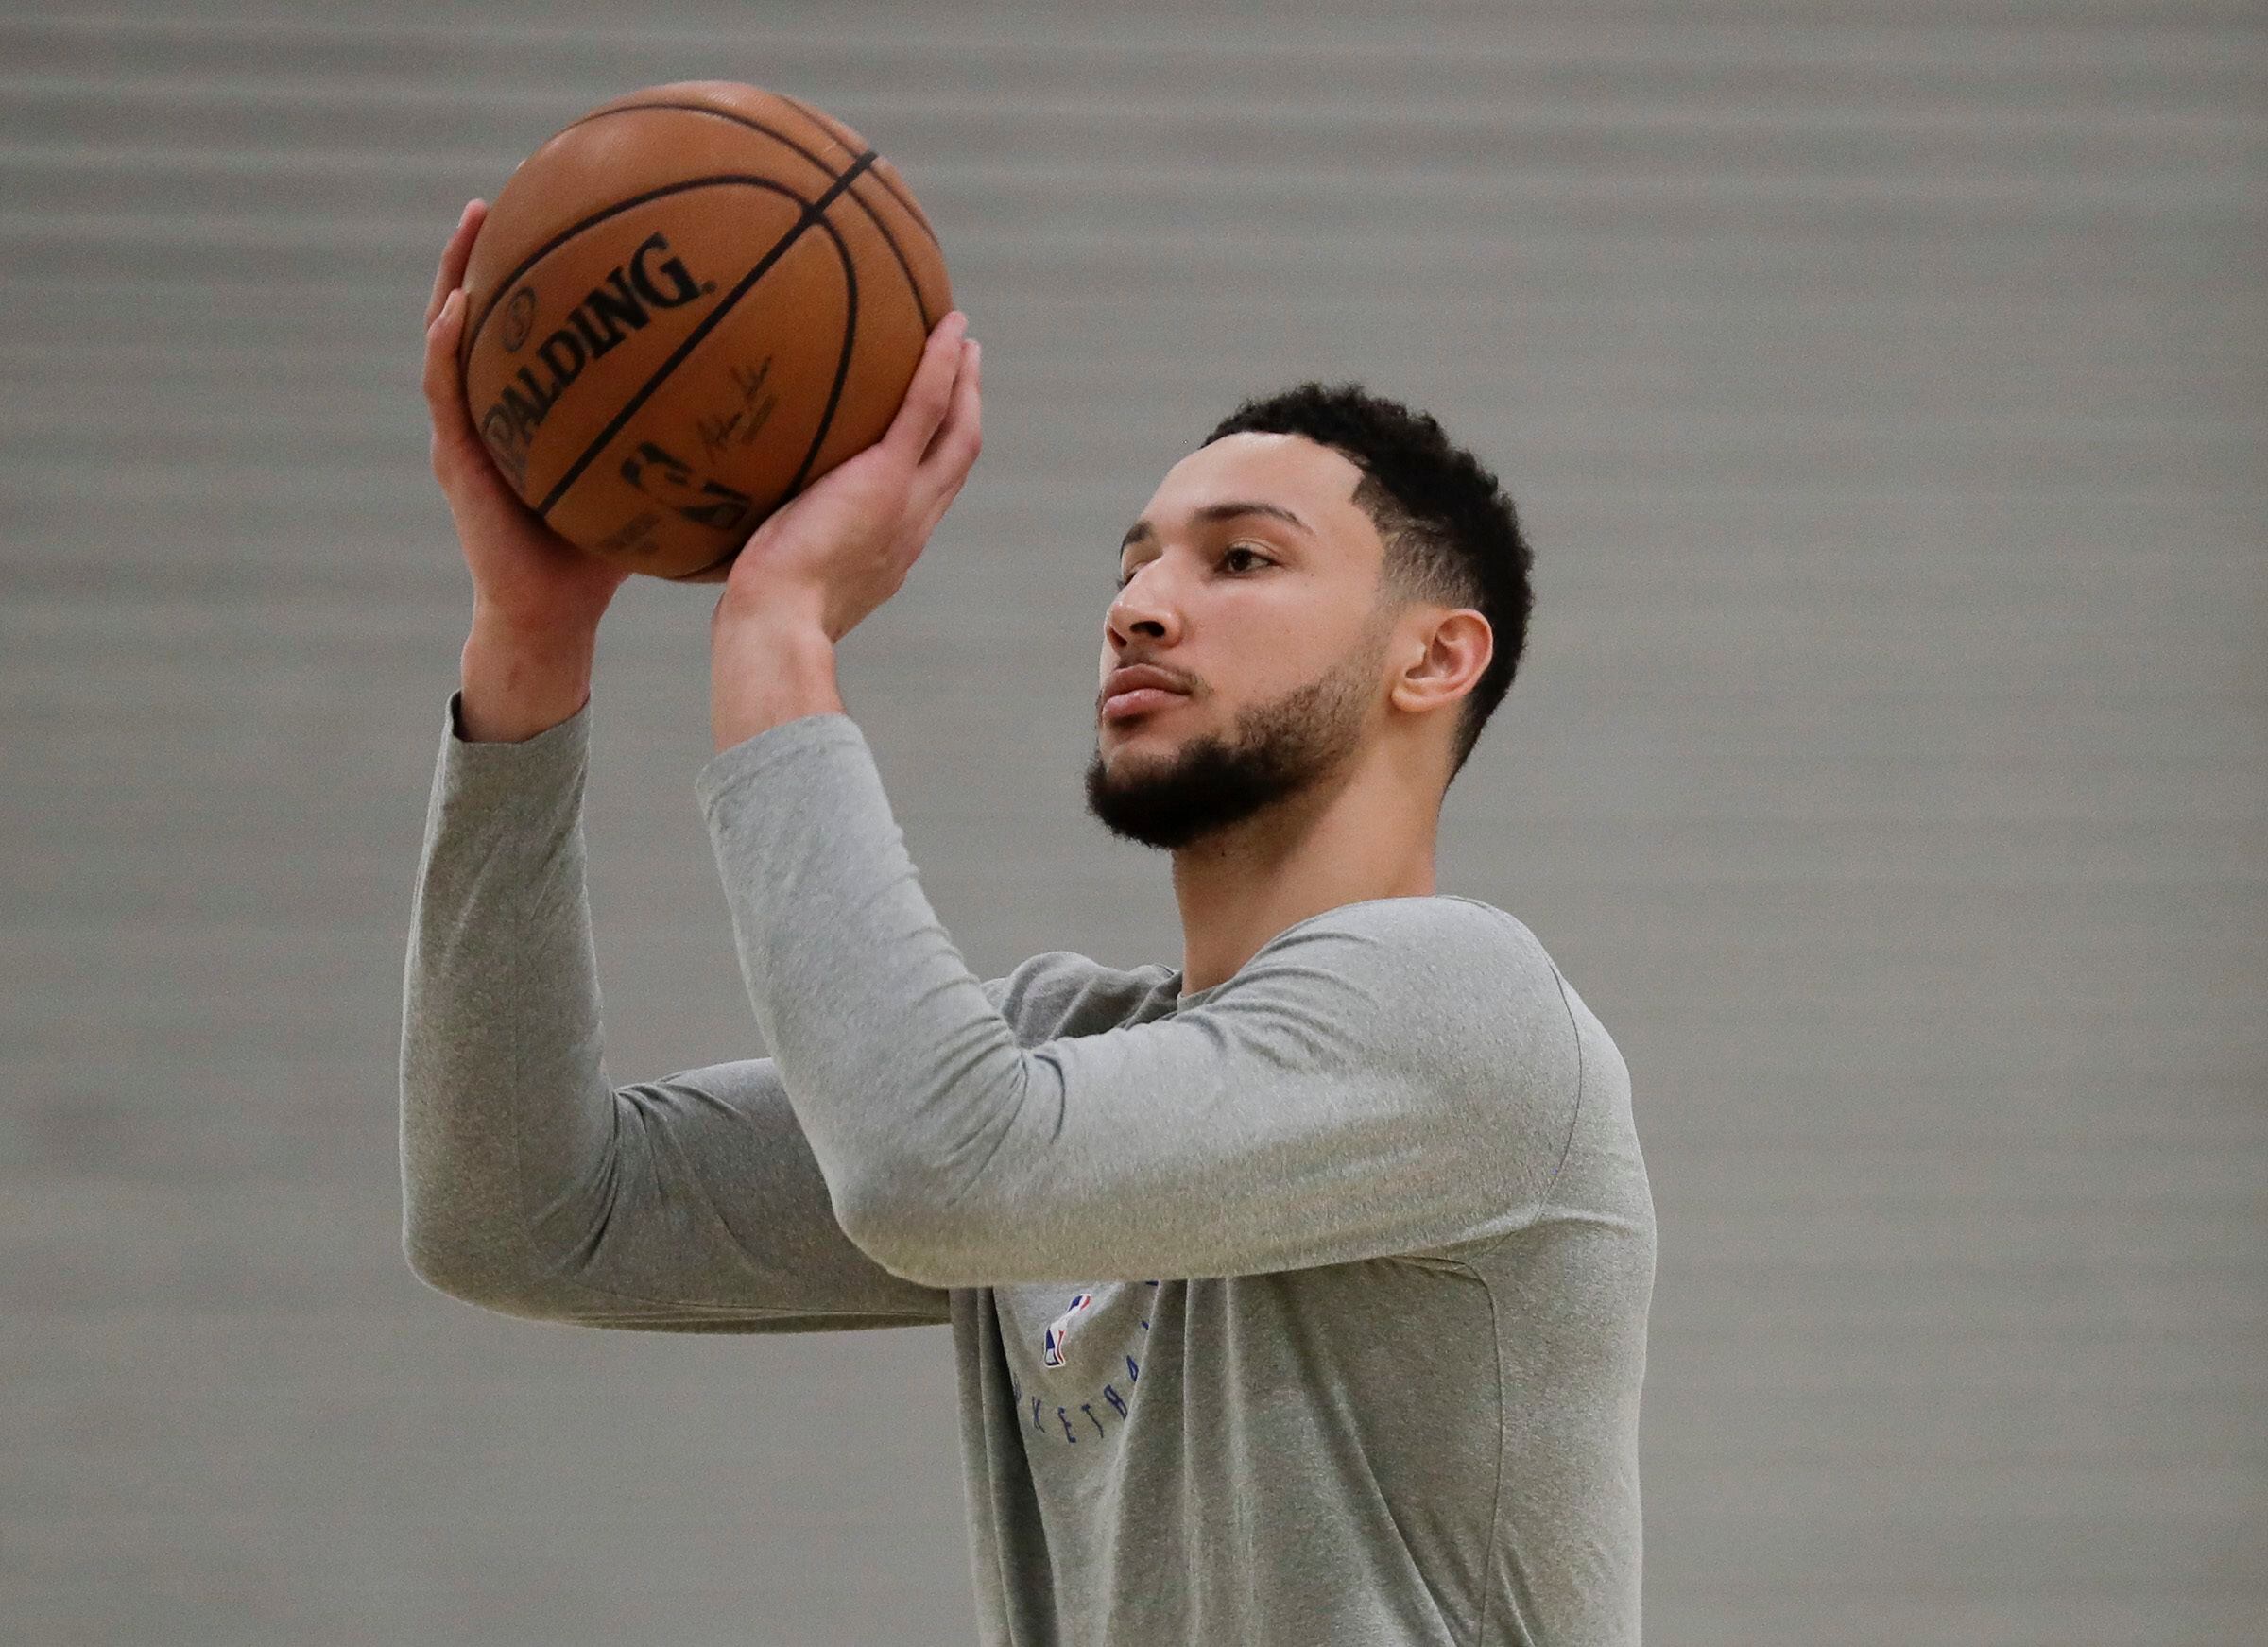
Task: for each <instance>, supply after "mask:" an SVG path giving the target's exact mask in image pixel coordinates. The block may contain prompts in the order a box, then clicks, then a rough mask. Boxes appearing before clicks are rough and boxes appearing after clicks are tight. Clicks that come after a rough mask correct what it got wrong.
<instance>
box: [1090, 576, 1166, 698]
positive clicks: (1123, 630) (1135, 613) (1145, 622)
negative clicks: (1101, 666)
mask: <svg viewBox="0 0 2268 1647" xmlns="http://www.w3.org/2000/svg"><path fill="white" fill-rule="evenodd" d="M1157 587H1158V585H1157V580H1156V579H1155V578H1150V579H1146V580H1145V579H1144V577H1143V574H1142V573H1140V572H1137V573H1136V574H1135V575H1134V577H1133V580H1132V581H1131V582H1129V583H1128V584H1127V585H1126V587H1125V588H1124V589H1122V590H1120V591H1119V592H1118V594H1117V597H1116V598H1115V599H1113V600H1112V601H1111V603H1110V609H1109V610H1108V612H1106V613H1104V615H1103V631H1104V633H1105V634H1106V635H1107V636H1108V639H1109V642H1110V645H1111V649H1112V650H1113V651H1116V652H1124V651H1125V649H1126V643H1127V641H1129V640H1130V639H1131V638H1133V637H1134V636H1136V635H1141V636H1143V637H1145V638H1146V639H1148V640H1150V641H1152V642H1155V643H1159V644H1160V645H1167V646H1170V645H1172V644H1173V643H1175V642H1176V641H1177V640H1179V639H1180V621H1179V620H1178V619H1177V618H1176V617H1175V616H1174V615H1173V608H1172V607H1171V606H1169V605H1167V604H1165V603H1163V602H1162V601H1160V599H1159V597H1158V596H1157V595H1156V593H1155V592H1154V591H1155V590H1156V589H1157ZM1105 672H1106V673H1108V664H1106V665H1105Z"/></svg>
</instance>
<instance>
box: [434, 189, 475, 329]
mask: <svg viewBox="0 0 2268 1647" xmlns="http://www.w3.org/2000/svg"><path fill="white" fill-rule="evenodd" d="M488 213H489V209H488V206H487V204H486V203H485V202H483V201H480V200H468V201H466V202H465V209H464V210H463V211H462V212H459V213H458V214H456V227H455V229H453V230H452V231H450V233H449V241H448V244H447V245H445V246H443V247H442V248H441V263H440V266H439V267H438V269H436V270H435V271H434V276H433V296H432V297H430V298H428V299H427V300H426V301H425V324H426V325H428V326H430V325H432V324H433V322H434V318H435V317H436V316H438V315H439V314H440V312H441V304H442V303H443V302H445V301H446V300H448V297H449V294H450V292H452V291H453V290H455V288H456V287H458V286H460V285H462V284H464V281H465V265H466V264H467V263H468V262H470V261H471V260H472V242H473V240H474V239H475V238H477V237H478V236H479V233H480V223H481V219H482V218H484V217H486V216H487V215H488Z"/></svg>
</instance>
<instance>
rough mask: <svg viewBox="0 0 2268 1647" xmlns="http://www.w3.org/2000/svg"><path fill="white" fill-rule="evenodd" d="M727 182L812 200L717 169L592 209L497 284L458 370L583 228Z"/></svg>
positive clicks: (463, 347)
mask: <svg viewBox="0 0 2268 1647" xmlns="http://www.w3.org/2000/svg"><path fill="white" fill-rule="evenodd" d="M822 169H824V168H822ZM725 183H746V184H747V185H749V186H750V187H751V188H758V189H769V190H771V192H772V193H773V194H775V195H784V196H786V197H788V198H789V199H791V200H793V201H794V202H795V203H796V204H797V205H799V206H801V207H803V208H804V209H805V210H807V211H808V210H809V209H810V206H811V202H810V201H809V200H807V199H805V198H804V197H802V196H801V195H799V194H797V193H796V191H795V190H793V189H791V188H789V187H788V186H787V185H786V184H785V183H782V182H776V181H774V180H772V179H770V178H763V177H753V176H747V175H744V174H742V173H739V172H718V173H716V174H715V175H714V176H713V177H706V178H687V179H685V180H683V181H681V182H675V183H663V184H662V186H661V187H660V188H657V189H648V190H646V191H645V193H644V194H643V195H632V196H630V197H628V198H627V199H624V200H617V201H615V202H614V203H613V204H612V205H611V206H609V207H607V208H606V209H605V210H604V211H600V212H593V213H592V214H591V215H590V216H588V217H585V218H584V219H583V220H582V221H581V222H579V223H574V224H570V225H569V226H568V227H567V228H565V229H562V230H560V231H559V232H558V233H557V234H555V235H553V236H552V237H551V238H550V239H549V240H546V241H545V242H544V243H543V244H542V245H541V246H539V247H537V248H536V249H535V250H533V251H531V252H529V253H528V254H527V255H526V256H525V257H524V258H523V259H521V261H520V264H519V266H518V267H516V268H514V269H513V270H512V272H511V273H510V274H507V275H506V276H505V277H504V279H502V280H501V281H498V282H497V283H496V290H495V291H494V292H492V293H491V294H490V297H489V300H488V304H487V306H486V307H484V308H483V309H482V310H481V311H480V318H479V319H477V320H475V321H473V322H472V325H471V326H469V327H467V328H466V329H465V336H464V341H463V342H462V343H460V344H458V345H457V350H456V358H457V366H458V369H460V370H461V369H463V366H464V363H465V362H466V361H468V360H470V359H472V345H473V343H474V342H475V341H477V340H478V338H479V336H480V332H481V328H482V327H484V326H486V325H487V324H488V323H489V317H490V315H493V314H494V313H495V312H496V305H497V304H498V303H501V302H502V301H504V300H505V298H506V297H507V295H508V294H509V293H510V292H511V289H512V288H513V287H514V286H516V285H518V284H519V283H520V277H521V276H523V275H524V274H525V273H527V271H528V270H529V269H531V268H533V267H535V266H536V265H538V264H540V263H541V262H542V261H543V260H544V259H545V258H547V257H549V256H550V255H551V254H552V253H553V252H555V251H557V250H558V249H559V248H560V247H562V246H564V245H566V244H567V243H568V242H569V241H570V240H573V239H574V238H575V237H576V235H578V234H580V233H582V232H583V231H584V230H586V229H595V228H596V227H598V225H600V224H601V223H604V222H605V221H606V220H607V219H608V218H610V217H619V216H620V215H622V214H623V213H625V212H627V211H629V210H631V209H632V208H633V207H638V206H643V205H644V204H645V203H646V202H647V201H649V200H659V199H662V198H664V197H667V196H670V195H681V194H684V193H685V192H686V191H687V190H688V189H713V188H716V187H718V186H720V185H722V184H725ZM789 232H790V233H793V232H794V231H792V230H791V231H789Z"/></svg>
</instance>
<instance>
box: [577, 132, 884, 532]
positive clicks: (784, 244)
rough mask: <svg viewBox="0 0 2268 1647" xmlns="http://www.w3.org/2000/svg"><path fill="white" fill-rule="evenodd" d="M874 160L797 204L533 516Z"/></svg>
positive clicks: (855, 164)
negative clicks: (796, 211) (792, 220)
mask: <svg viewBox="0 0 2268 1647" xmlns="http://www.w3.org/2000/svg"><path fill="white" fill-rule="evenodd" d="M876 158H877V156H876V154H875V151H874V150H873V149H870V148H869V149H868V150H867V152H866V153H864V154H862V155H860V156H859V157H858V159H856V160H854V161H852V162H851V167H850V169H849V170H848V171H846V172H844V173H843V175H842V176H841V177H839V178H837V179H835V180H834V181H833V183H832V184H830V185H829V187H828V190H827V192H826V193H825V194H824V195H821V196H820V197H818V198H817V199H816V200H814V201H812V202H811V203H810V204H809V205H807V206H805V207H804V208H803V214H802V215H801V216H800V217H798V218H797V219H796V224H795V227H794V228H792V229H790V230H789V231H788V232H786V233H785V234H782V236H781V237H780V241H779V244H778V245H776V246H774V247H773V248H772V249H771V250H769V251H767V252H765V254H764V260H763V261H762V262H761V263H759V264H758V265H757V266H755V267H754V268H752V269H750V270H748V272H747V274H745V275H742V276H741V277H740V283H739V284H737V285H735V286H734V287H733V288H732V289H731V290H730V291H729V292H727V293H726V294H725V295H724V297H723V298H722V299H720V300H718V302H717V305H716V307H715V308H713V309H712V310H710V311H709V313H708V314H706V315H704V316H702V317H701V323H700V324H699V325H698V326H696V327H695V328H694V329H693V330H692V331H691V332H688V333H687V334H686V335H685V339H684V341H683V342H681V343H679V345H678V346H677V348H675V349H673V350H671V351H670V352H669V358H668V359H667V360H664V361H663V362H662V364H661V365H660V366H659V367H657V368H655V369H654V374H653V375H652V376H651V377H649V378H647V379H646V380H645V383H644V386H642V387H641V388H640V389H639V390H638V392H637V393H636V394H634V395H632V396H631V397H630V398H629V399H628V400H627V402H625V403H623V407H622V409H621V410H620V411H618V412H616V413H615V414H614V416H613V418H612V420H610V422H609V423H608V424H607V426H606V427H605V428H604V429H601V430H600V431H599V432H598V437H597V438H596V439H594V440H593V441H592V442H591V444H590V445H588V446H586V447H585V448H583V455H581V456H580V457H578V458H576V460H575V462H574V463H573V464H571V465H569V466H568V470H567V472H566V473H564V474H562V475H560V476H559V478H558V482H557V483H556V484H555V485H554V486H553V487H552V489H551V490H549V491H548V492H546V493H544V494H543V501H542V502H541V503H540V504H538V505H537V506H536V513H537V514H539V515H541V516H543V517H545V518H546V519H548V518H549V517H550V515H551V511H552V509H553V508H554V507H555V506H557V505H558V501H559V499H561V498H562V497H565V496H566V495H567V489H568V488H569V487H571V486H573V485H574V484H575V483H576V481H578V480H580V479H581V478H582V475H583V471H584V470H586V469H588V468H590V467H591V462H592V460H593V458H595V457H596V456H597V455H599V454H600V453H601V452H603V451H605V450H606V448H607V446H608V444H609V443H610V442H611V441H612V440H613V438H614V437H615V436H617V435H619V434H621V433H622V431H623V426H624V425H625V424H627V423H628V422H629V420H631V419H632V418H634V417H636V416H637V414H638V408H639V407H640V406H643V405H644V404H645V403H646V402H647V401H648V400H650V399H651V398H652V396H653V392H654V391H655V390H656V389H658V388H660V387H661V386H662V384H663V383H665V382H667V381H668V378H669V374H670V373H671V372H673V371H675V370H677V369H678V368H679V365H681V364H682V363H683V361H684V359H685V357H686V356H687V355H688V354H691V353H692V352H694V350H695V349H696V348H697V347H698V346H699V344H700V341H701V339H702V338H704V337H706V336H708V335H709V334H710V333H712V332H713V331H715V330H716V325H717V322H718V321H720V320H722V319H723V318H724V317H726V316H727V315H729V314H730V313H731V312H732V305H733V304H735V303H737V302H739V301H740V300H741V299H743V298H745V297H747V295H748V293H749V291H750V290H751V289H753V288H754V286H755V284H756V283H757V282H758V281H760V280H762V279H764V277H765V275H766V274H768V273H770V272H771V267H772V265H774V264H776V263H778V262H779V261H780V260H781V259H782V258H783V257H785V256H786V255H787V250H788V248H789V247H791V246H793V245H795V243H796V242H797V241H799V240H800V239H802V238H803V231H805V230H806V229H809V228H810V227H811V226H812V225H813V224H814V223H817V222H819V221H821V220H822V219H823V218H824V216H825V215H826V212H827V208H828V207H830V206H832V205H833V204H834V202H835V200H836V198H837V197H839V196H841V195H842V193H843V192H844V191H845V190H846V189H848V188H850V186H851V184H852V183H853V182H856V181H857V180H858V178H859V175H860V174H861V173H862V172H864V171H865V170H866V169H867V167H868V166H870V165H872V164H873V163H874V162H875V160H876ZM782 192H784V191H782Z"/></svg>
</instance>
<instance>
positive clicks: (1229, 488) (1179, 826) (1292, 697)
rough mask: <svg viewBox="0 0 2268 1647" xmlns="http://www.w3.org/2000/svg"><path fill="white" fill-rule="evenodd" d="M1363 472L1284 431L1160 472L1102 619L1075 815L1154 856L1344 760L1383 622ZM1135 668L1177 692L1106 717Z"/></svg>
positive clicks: (1367, 698) (1370, 706)
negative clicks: (1163, 679) (1120, 679)
mask: <svg viewBox="0 0 2268 1647" xmlns="http://www.w3.org/2000/svg"><path fill="white" fill-rule="evenodd" d="M1362 478H1363V474H1362V471H1361V470H1360V469H1358V468H1356V466H1355V465H1354V464H1353V463H1352V462H1351V461H1349V459H1348V458H1347V457H1345V456H1343V455H1340V454H1339V453H1337V452H1334V451H1332V449H1331V448H1329V447H1327V446H1321V445H1317V444H1316V443H1315V442H1314V441H1312V440H1309V439H1306V438H1304V437H1300V436H1297V435H1255V434H1243V435H1230V436H1227V437H1223V438H1222V439H1219V440H1216V441H1214V442H1213V443H1212V444H1211V445H1210V446H1204V447H1200V448H1199V449H1198V450H1197V451H1195V452H1193V453H1191V454H1190V455H1188V456H1187V457H1184V458H1183V459H1182V460H1181V461H1180V462H1178V463H1177V464H1175V465H1174V467H1173V468H1172V469H1171V470H1170V471H1169V472H1167V474H1166V477H1165V480H1164V481H1163V483H1162V484H1161V485H1160V487H1159V488H1158V490H1157V491H1156V493H1154V494H1153V495H1152V496H1151V498H1150V501H1149V504H1148V505H1147V506H1145V507H1144V508H1143V512H1142V518H1141V520H1139V521H1138V522H1136V523H1135V524H1134V526H1133V528H1132V530H1130V531H1129V532H1128V533H1127V534H1126V541H1125V547H1124V548H1123V549H1122V550H1121V551H1120V556H1119V563H1118V564H1119V575H1120V577H1121V578H1122V579H1123V580H1125V582H1124V587H1123V588H1121V589H1120V591H1119V592H1118V596H1117V598H1116V599H1115V600H1114V601H1112V603H1111V605H1110V609H1109V613H1108V618H1107V620H1106V622H1105V625H1104V636H1103V654H1102V675H1101V680H1102V688H1101V690H1100V691H1099V692H1098V693H1097V695H1096V698H1095V710H1096V716H1097V729H1096V737H1095V750H1094V755H1093V758H1092V760H1091V762H1090V763H1089V764H1088V767H1087V772H1086V785H1087V807H1088V811H1089V812H1091V814H1092V815H1094V816H1095V817H1096V818H1098V819H1100V820H1101V821H1102V823H1103V824H1104V826H1105V827H1106V828H1108V830H1109V831H1110V832H1112V833H1113V834H1116V835H1119V836H1122V837H1124V838H1125V839H1127V840H1132V841H1139V842H1141V843H1142V844H1143V845H1144V846H1149V847H1159V848H1163V849H1167V850H1169V851H1170V850H1173V849H1177V848H1180V847H1184V846H1187V845H1189V844H1190V843H1191V842H1193V841H1196V840H1200V839H1202V838H1203V837H1205V836H1207V835H1210V834H1212V833H1214V832H1218V831H1220V830H1223V829H1226V828H1228V827H1229V826H1230V825H1232V824H1236V823H1240V822H1242V821H1243V820H1244V819H1246V818H1248V817H1250V816H1252V815H1255V814H1257V813H1259V812H1261V811H1262V810H1263V809H1264V808H1266V807H1268V806H1271V805H1273V804H1275V803H1276V802H1278V801H1280V800H1282V799H1284V798H1288V797H1291V796H1294V795H1297V794H1299V793H1301V792H1303V791H1306V790H1309V789H1311V788H1314V786H1316V785H1317V784H1318V783H1320V782H1322V781H1325V780H1327V779H1329V778H1330V777H1332V775H1333V774H1334V773H1337V772H1339V771H1342V770H1344V769H1345V768H1346V767H1347V766H1349V764H1350V763H1351V761H1352V759H1353V757H1354V755H1355V753H1356V752H1357V750H1358V748H1359V746H1360V745H1361V743H1362V740H1363V738H1364V736H1365V732H1366V726H1367V724H1368V721H1369V718H1370V716H1371V714H1372V713H1373V712H1374V710H1375V708H1376V705H1377V703H1378V701H1379V698H1380V695H1381V693H1382V690H1383V682H1382V679H1381V677H1380V665H1381V663H1382V662H1383V658H1384V651H1383V648H1384V646H1385V643H1386V641H1387V639H1388V636H1389V634H1390V631H1391V626H1390V625H1387V624H1385V623H1383V621H1382V620H1380V618H1379V617H1378V615H1377V612H1376V595H1377V592H1378V578H1379V572H1380V568H1381V566H1382V564H1383V559H1384V556H1385V547H1384V545H1383V543H1382V542H1381V541H1380V539H1379V535H1378V528H1377V527H1376V526H1375V525H1374V524H1373V523H1371V520H1370V517H1369V516H1368V515H1367V514H1366V513H1365V512H1364V511H1363V509H1362V508H1361V507H1360V506H1357V505H1356V504H1355V502H1354V490H1355V488H1356V487H1357V486H1358V485H1359V484H1360V483H1361V481H1362ZM1135 664H1152V665H1155V666H1156V667H1157V668H1159V669H1160V670H1162V671H1163V672H1164V673H1165V674H1166V675H1168V676H1169V677H1171V678H1172V680H1173V682H1174V684H1175V685H1177V686H1178V687H1180V688H1182V689H1183V695H1175V696H1169V697H1167V698H1165V699H1164V700H1163V701H1162V702H1160V703H1159V704H1157V705H1156V706H1155V707H1151V708H1145V709H1142V710H1139V711H1137V712H1133V713H1131V714H1125V715H1114V714H1112V713H1110V712H1108V710H1106V708H1105V703H1106V700H1107V699H1108V696H1109V695H1110V686H1109V681H1110V676H1111V674H1112V672H1113V671H1115V670H1118V669H1121V668H1125V667H1129V666H1132V665H1135Z"/></svg>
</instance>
